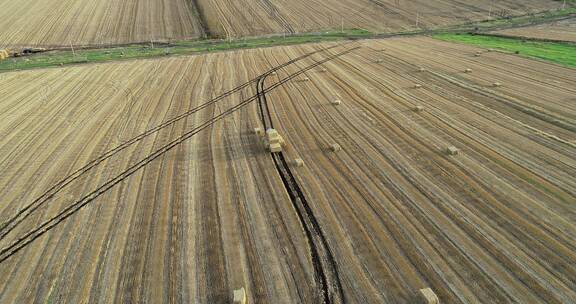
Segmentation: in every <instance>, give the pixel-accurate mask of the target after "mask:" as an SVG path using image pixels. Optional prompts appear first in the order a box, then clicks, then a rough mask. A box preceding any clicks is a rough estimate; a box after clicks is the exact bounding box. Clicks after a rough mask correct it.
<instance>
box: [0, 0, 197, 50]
mask: <svg viewBox="0 0 576 304" xmlns="http://www.w3.org/2000/svg"><path fill="white" fill-rule="evenodd" d="M192 3H193V1H187V0H150V1H144V0H136V1H117V0H104V1H87V0H66V1H63V0H43V1H37V0H23V1H12V0H0V7H1V8H2V9H1V10H0V48H2V47H4V46H10V47H19V46H70V45H71V44H72V45H100V44H121V43H130V42H147V41H150V40H168V39H184V38H197V37H200V36H201V35H202V31H203V29H202V26H201V24H200V19H199V17H198V13H197V10H196V8H195V7H194V5H193V4H192Z"/></svg>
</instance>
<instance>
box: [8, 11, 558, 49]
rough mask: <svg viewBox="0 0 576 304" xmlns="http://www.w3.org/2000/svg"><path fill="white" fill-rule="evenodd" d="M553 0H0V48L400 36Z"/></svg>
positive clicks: (488, 16) (513, 12) (505, 14)
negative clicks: (326, 34) (342, 34)
mask: <svg viewBox="0 0 576 304" xmlns="http://www.w3.org/2000/svg"><path fill="white" fill-rule="evenodd" d="M560 6H561V3H559V2H558V1H553V0H525V1H515V0H503V1H492V0H481V1H474V3H473V4H468V3H464V2H462V1H456V0H442V1H441V0H433V1H430V0H417V1H406V0H399V1H398V0H328V1H326V0H322V1H321V0H314V1H302V0H298V1H280V0H197V1H187V0H131V1H125V0H123V1H120V0H103V1H89V0H45V1H37V0H22V1H9V0H0V7H1V8H2V9H1V10H0V48H4V47H11V48H19V47H27V46H44V47H69V46H70V45H73V46H98V45H110V44H112V45H114V44H126V43H133V42H149V41H152V40H153V41H170V40H182V39H194V38H200V37H204V36H206V35H208V36H212V37H219V38H238V37H243V36H257V35H262V34H273V33H297V32H310V31H325V30H327V29H340V28H341V27H342V26H344V27H345V28H347V29H352V28H365V29H368V30H371V31H374V32H398V31H404V30H416V29H421V28H434V27H438V26H446V25H454V24H461V23H466V22H469V21H473V20H484V19H489V18H495V17H496V16H500V17H504V16H512V15H524V14H528V13H532V12H537V11H543V10H550V9H556V8H559V7H560Z"/></svg>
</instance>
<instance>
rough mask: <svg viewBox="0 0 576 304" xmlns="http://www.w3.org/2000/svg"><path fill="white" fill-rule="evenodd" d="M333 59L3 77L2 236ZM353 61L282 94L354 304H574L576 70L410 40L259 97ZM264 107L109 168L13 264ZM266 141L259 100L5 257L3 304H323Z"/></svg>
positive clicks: (218, 130)
mask: <svg viewBox="0 0 576 304" xmlns="http://www.w3.org/2000/svg"><path fill="white" fill-rule="evenodd" d="M335 45H336V44H308V45H302V46H292V47H273V48H266V49H254V50H246V51H238V52H229V53H218V54H209V55H202V56H193V57H184V56H183V57H174V58H163V59H156V60H135V61H127V62H121V63H107V64H99V65H85V66H77V67H68V68H51V69H42V70H34V71H21V72H9V73H3V74H0V94H1V95H2V96H3V99H2V101H0V172H2V175H1V176H0V197H1V198H2V199H1V201H0V215H1V216H0V224H1V223H5V222H6V221H7V220H9V219H10V218H12V216H13V215H15V214H17V213H18V211H19V210H21V209H22V208H23V207H24V206H26V205H27V204H29V203H31V202H32V201H34V200H35V199H36V198H37V197H39V196H41V195H42V193H44V192H45V191H46V190H47V189H49V188H50V187H52V186H53V185H54V184H56V183H58V181H60V180H62V179H63V178H65V177H66V176H67V175H69V174H70V173H72V172H73V171H75V170H76V169H78V168H80V167H82V166H84V165H85V164H86V163H89V162H90V161H91V160H93V159H96V158H98V157H99V156H101V155H103V154H104V153H105V152H106V151H109V150H110V149H113V148H114V147H117V146H118V145H121V144H122V143H123V142H126V141H129V140H130V139H131V138H134V137H135V136H138V135H139V134H142V132H145V131H146V130H150V129H152V128H154V127H155V126H157V125H160V124H162V123H163V122H165V121H170V119H171V118H174V117H178V115H179V114H181V113H184V112H186V111H187V110H189V109H192V108H194V107H196V106H198V105H201V104H203V103H204V102H206V101H208V100H210V99H213V98H214V97H216V96H218V95H220V94H221V93H223V92H226V91H228V90H231V89H233V88H235V87H237V86H238V85H240V84H242V83H246V82H247V81H249V80H251V79H254V78H255V77H257V76H258V75H260V74H262V73H264V72H265V71H267V70H269V69H270V68H272V67H274V66H278V65H281V64H283V63H285V62H288V61H290V60H291V59H294V58H298V57H299V56H301V55H303V54H307V53H310V52H313V51H316V50H320V48H321V47H326V46H335ZM352 47H360V48H359V49H354V50H353V51H352V52H351V53H347V54H344V55H342V56H341V57H337V58H335V59H334V60H332V61H329V62H326V63H325V64H323V65H322V66H321V67H316V68H313V69H311V70H309V71H308V72H306V73H305V75H300V76H299V77H297V78H296V79H294V80H292V81H290V82H287V83H285V84H283V85H282V86H279V87H277V88H275V89H274V90H272V91H270V92H269V93H267V100H268V103H269V106H270V113H271V116H272V120H273V122H274V126H275V127H276V128H277V129H278V131H279V133H280V134H281V135H282V136H283V137H284V139H285V140H286V143H287V145H286V148H285V153H286V154H285V155H286V156H287V157H288V159H289V161H290V162H291V161H292V160H293V159H295V158H302V159H303V161H304V166H303V167H296V166H294V167H293V168H292V171H293V172H294V175H295V178H296V179H297V181H298V183H299V185H300V187H301V188H302V191H303V193H304V194H305V196H306V199H307V200H308V202H309V203H310V207H311V209H312V211H313V213H314V215H315V217H316V219H317V221H318V223H319V225H320V227H321V229H322V232H323V234H324V235H325V237H326V241H327V244H328V246H329V248H330V250H331V252H332V254H333V256H334V260H335V262H336V270H337V272H338V276H339V279H340V283H341V285H342V292H343V296H344V299H345V300H346V302H348V303H414V301H415V297H416V295H417V292H418V290H419V289H420V288H425V287H431V288H432V289H433V290H434V291H435V292H436V293H437V294H438V296H439V297H440V299H441V301H442V302H443V303H507V302H520V303H570V302H572V301H573V300H574V299H575V298H576V280H575V278H576V264H575V262H576V251H575V249H576V248H575V247H576V245H575V244H574V242H573V240H574V239H575V238H576V225H575V220H576V204H575V203H576V191H575V189H576V180H575V179H574V178H573V176H575V174H576V99H575V97H574V96H576V70H574V69H569V68H564V67H560V66H557V65H554V64H549V63H544V62H540V61H533V60H529V59H525V58H521V57H517V56H514V55H508V54H503V53H498V52H487V51H484V50H481V49H478V48H475V47H470V46H464V45H458V44H453V43H448V42H442V41H437V40H433V39H430V38H395V39H387V40H367V41H360V42H352V43H348V44H346V45H337V46H336V47H334V48H332V49H330V50H326V51H323V52H319V53H316V54H313V55H311V56H309V57H307V58H304V59H302V60H300V61H297V62H295V63H294V64H291V65H287V66H286V67H285V68H283V69H281V70H278V71H277V73H276V74H274V75H270V76H269V77H267V78H266V80H265V82H264V87H270V86H273V85H274V84H275V83H277V82H278V81H280V79H283V78H285V77H287V76H288V75H290V74H292V73H295V72H297V71H299V70H301V69H302V68H305V67H306V66H309V65H310V64H313V63H314V62H316V61H318V60H322V59H325V58H326V57H327V56H329V55H330V54H336V53H338V52H341V51H343V50H346V49H349V48H352ZM477 52H480V55H477V54H478V53H477ZM324 69H325V70H324ZM466 69H469V70H468V71H466ZM306 79H309V80H306ZM494 83H500V84H501V86H494V85H493V84H494ZM416 84H418V85H419V86H418V87H417V86H416ZM254 94H256V84H255V83H254V84H248V85H247V86H246V87H245V88H243V89H240V90H238V91H237V92H235V93H233V94H230V96H228V97H226V98H223V99H222V100H220V101H219V102H217V103H213V104H210V105H209V106H207V107H205V108H203V109H202V110H200V111H198V112H196V113H194V114H192V115H189V116H186V117H185V118H183V119H180V120H178V121H176V122H174V123H171V124H167V125H166V127H165V128H162V129H161V130H159V131H158V132H155V133H153V134H151V135H150V136H147V137H145V138H143V139H142V140H139V141H137V142H136V143H134V144H133V145H130V146H128V147H127V148H125V149H122V150H121V151H120V152H118V153H116V154H114V155H113V156H111V157H109V158H107V159H106V160H104V161H102V162H101V163H99V164H98V165H97V166H95V167H94V168H92V169H90V170H88V171H86V172H85V173H84V174H82V175H81V176H80V177H79V178H77V179H75V180H74V181H73V182H71V183H70V184H69V185H67V186H66V187H64V188H63V189H62V190H61V191H59V192H58V193H57V194H56V195H54V197H52V198H50V199H49V200H47V201H46V203H45V204H43V205H42V206H41V207H39V208H38V209H37V210H35V211H34V212H33V213H31V214H30V216H28V217H26V219H25V220H23V221H22V222H21V223H19V224H18V225H17V226H15V228H14V229H12V230H11V231H10V232H9V233H8V234H6V235H5V236H4V237H2V238H1V239H0V251H1V250H2V249H4V248H7V247H8V246H10V244H12V243H13V242H15V241H17V240H18V239H19V238H21V237H22V236H24V235H25V234H26V233H27V232H29V231H31V230H33V229H35V227H37V226H38V225H40V224H41V223H42V222H44V221H46V220H47V219H50V218H52V217H54V216H55V215H56V214H58V213H59V212H60V211H62V210H64V209H65V208H67V207H68V206H71V205H72V204H73V203H74V202H76V201H78V200H80V199H81V198H82V197H84V196H85V195H87V194H88V193H90V192H91V191H93V190H94V189H96V188H98V187H99V186H100V185H103V184H105V183H107V182H108V181H109V180H112V179H114V178H115V177H116V176H118V175H119V174H120V173H121V172H122V171H124V170H126V168H128V167H130V166H132V165H133V164H135V163H138V162H139V161H140V160H142V159H144V158H145V157H146V156H147V155H149V154H150V153H152V152H153V151H155V150H157V149H158V148H160V147H162V146H163V145H165V144H167V143H168V142H170V141H172V140H173V139H175V138H178V137H179V136H181V135H182V134H184V133H185V132H187V131H189V130H191V129H193V128H195V127H196V126H198V125H200V124H202V123H203V122H205V121H207V120H210V119H211V118H212V117H214V116H217V115H219V114H221V113H224V112H225V111H226V110H227V109H229V108H230V107H232V106H234V105H236V104H239V103H240V102H241V101H243V100H245V99H247V98H249V97H251V96H254ZM335 99H339V100H341V104H340V105H338V106H336V105H334V104H332V103H331V102H332V101H334V100H335ZM416 106H422V107H423V111H421V112H415V111H414V108H415V107H416ZM257 127H262V126H261V120H260V117H259V112H258V107H257V104H256V103H252V104H248V105H246V106H245V107H243V108H241V109H240V110H238V111H236V112H234V113H233V114H231V115H228V116H226V118H224V119H222V120H220V121H219V122H217V123H215V124H214V125H212V126H210V127H209V128H207V129H206V130H205V131H203V132H201V133H198V134H197V135H196V136H194V137H192V138H191V139H190V140H187V141H184V142H182V143H181V144H179V145H177V146H176V147H175V148H174V149H172V150H170V151H168V152H166V153H164V154H162V155H161V156H160V157H159V158H156V159H155V160H153V161H151V162H150V163H148V164H147V165H146V166H144V167H143V168H141V169H140V170H137V171H135V172H134V173H133V174H131V175H129V176H127V177H126V178H124V179H122V181H121V182H120V183H118V184H117V185H115V186H114V187H113V188H111V189H110V190H108V191H106V192H104V193H103V194H102V195H100V196H98V197H97V198H96V199H95V200H93V201H91V202H90V203H89V204H87V205H86V206H85V207H84V208H82V209H80V210H79V211H77V212H75V213H74V214H73V215H71V216H70V217H68V218H67V219H65V220H63V221H62V222H60V223H59V224H58V225H56V226H55V227H54V228H53V229H50V230H49V231H48V232H46V233H45V234H43V235H42V236H40V237H39V238H37V239H36V240H34V241H33V242H32V243H30V244H28V245H26V246H25V247H23V248H22V249H21V250H19V251H17V252H16V253H15V254H13V255H12V256H10V257H9V258H7V259H6V260H3V261H2V262H0V277H3V278H5V279H4V280H1V281H0V302H2V303H4V302H6V303H28V302H34V301H38V302H50V301H52V302H59V301H60V302H71V303H77V302H82V301H87V302H89V303H107V302H133V303H139V302H149V303H159V302H170V301H173V302H183V303H224V302H226V303H228V302H230V301H231V293H232V290H233V289H236V288H240V287H245V288H246V290H247V292H248V297H249V300H250V301H251V302H253V303H293V302H297V303H314V302H316V299H317V298H318V286H317V284H316V282H315V279H314V267H313V264H312V261H311V258H310V248H309V244H308V242H307V240H306V235H305V233H304V231H303V229H302V226H301V224H300V222H299V220H298V214H297V212H296V210H295V209H294V208H293V207H292V203H291V201H290V197H289V196H288V194H287V193H286V190H285V188H284V185H283V183H282V180H281V179H280V176H279V175H278V173H277V171H276V168H275V167H274V163H273V161H272V158H271V157H270V154H269V153H267V152H265V150H264V147H263V145H262V142H261V140H260V139H259V138H258V137H257V136H256V135H255V134H253V129H254V128H257ZM332 144H338V145H340V146H341V147H342V151H339V152H337V153H334V152H331V151H330V149H329V147H330V145H332ZM448 146H455V147H457V148H458V149H460V153H459V154H458V155H454V156H448V155H446V153H445V149H446V148H447V147H448Z"/></svg>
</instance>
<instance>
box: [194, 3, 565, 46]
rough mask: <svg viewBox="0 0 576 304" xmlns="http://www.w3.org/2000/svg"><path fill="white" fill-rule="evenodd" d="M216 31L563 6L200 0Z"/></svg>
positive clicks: (254, 31) (388, 28) (474, 16)
mask: <svg viewBox="0 0 576 304" xmlns="http://www.w3.org/2000/svg"><path fill="white" fill-rule="evenodd" d="M200 3H201V4H200V5H199V6H200V8H201V11H202V12H203V13H204V15H205V16H206V20H207V23H208V26H209V27H210V29H211V31H212V32H213V33H217V34H219V35H220V36H223V37H241V36H255V35H261V34H270V33H297V32H309V31H323V30H326V29H340V28H341V27H342V26H344V27H345V28H365V29H368V30H370V31H374V32H397V31H404V30H415V29H418V28H434V27H439V26H446V25H453V24H461V23H466V22H469V21H473V20H483V19H488V18H489V15H491V16H492V17H494V16H512V15H523V14H527V13H530V12H535V11H541V10H548V9H552V8H559V7H560V4H559V3H558V2H556V1H552V0H546V1H538V0H528V1H512V0H505V1H492V0H481V1H473V3H471V2H470V1H468V2H467V3H466V2H465V1H464V2H463V1H456V0H448V1H430V0H416V1H405V0H344V1H342V0H314V1H279V0H200Z"/></svg>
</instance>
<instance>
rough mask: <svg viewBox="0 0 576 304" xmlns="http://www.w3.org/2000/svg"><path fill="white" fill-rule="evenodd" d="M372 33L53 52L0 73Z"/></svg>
mask: <svg viewBox="0 0 576 304" xmlns="http://www.w3.org/2000/svg"><path fill="white" fill-rule="evenodd" d="M371 36H373V33H371V32H369V31H366V30H362V29H349V30H345V31H343V32H341V31H324V32H316V33H304V34H299V35H289V36H285V37H283V36H274V37H262V38H246V39H238V40H231V41H223V40H190V41H177V42H172V43H170V44H169V45H162V44H158V43H157V44H156V45H155V46H154V47H152V44H150V45H131V46H123V47H112V48H100V49H81V50H76V51H75V52H72V51H71V50H56V51H50V52H46V53H40V54H35V55H33V56H25V57H17V58H8V59H5V60H1V61H0V71H13V70H26V69H34V68H45V67H53V66H63V65H70V64H83V63H100V62H107V61H116V60H125V59H136V58H151V57H160V56H170V55H190V54H201V53H210V52H217V51H227V50H237V49H250V48H259V47H270V46H281V45H294V44H303V43H311V42H328V41H338V40H345V39H352V38H366V37H371Z"/></svg>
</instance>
